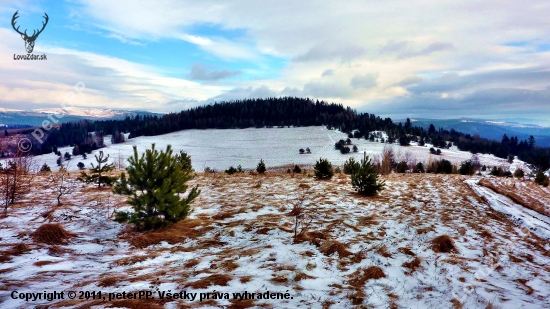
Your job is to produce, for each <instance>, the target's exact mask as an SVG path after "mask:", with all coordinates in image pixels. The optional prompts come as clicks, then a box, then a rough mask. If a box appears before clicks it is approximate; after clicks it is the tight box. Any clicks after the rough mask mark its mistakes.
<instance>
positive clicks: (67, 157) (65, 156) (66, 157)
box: [63, 152, 71, 161]
mask: <svg viewBox="0 0 550 309" xmlns="http://www.w3.org/2000/svg"><path fill="white" fill-rule="evenodd" d="M63 157H64V158H65V160H67V161H68V160H70V159H71V154H70V153H68V152H65V155H64V156H63Z"/></svg>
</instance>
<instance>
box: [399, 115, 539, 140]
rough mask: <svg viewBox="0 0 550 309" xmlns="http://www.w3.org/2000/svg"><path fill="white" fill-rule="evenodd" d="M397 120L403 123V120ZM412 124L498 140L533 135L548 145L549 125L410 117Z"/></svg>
mask: <svg viewBox="0 0 550 309" xmlns="http://www.w3.org/2000/svg"><path fill="white" fill-rule="evenodd" d="M397 122H402V123H405V121H404V120H397ZM411 122H412V124H413V125H414V126H419V127H423V128H424V129H427V128H429V126H430V124H433V125H434V126H435V127H436V129H437V128H443V129H446V130H450V129H455V130H456V131H460V132H463V133H467V134H471V135H475V134H479V136H481V137H484V138H488V139H494V140H498V141H500V140H501V139H502V136H503V135H504V134H506V135H507V136H508V137H511V136H517V137H518V138H519V139H520V140H526V139H528V138H529V136H531V135H533V137H534V138H535V141H536V144H537V146H542V147H550V127H548V126H540V125H533V124H522V123H517V122H504V121H494V120H482V119H470V118H460V119H417V118H415V119H411Z"/></svg>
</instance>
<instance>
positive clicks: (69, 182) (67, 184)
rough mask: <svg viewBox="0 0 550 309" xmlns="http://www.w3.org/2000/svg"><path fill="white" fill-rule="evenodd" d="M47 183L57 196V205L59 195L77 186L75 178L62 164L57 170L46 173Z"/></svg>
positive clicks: (59, 202) (72, 190) (66, 193)
mask: <svg viewBox="0 0 550 309" xmlns="http://www.w3.org/2000/svg"><path fill="white" fill-rule="evenodd" d="M48 183H49V185H50V187H51V188H53V191H54V192H55V195H56V198H57V205H61V197H62V196H64V195H69V194H71V193H73V192H74V191H75V190H76V188H77V179H76V178H71V175H70V174H69V172H68V171H67V169H66V168H65V167H64V166H61V168H60V169H59V171H58V172H56V173H50V174H49V175H48Z"/></svg>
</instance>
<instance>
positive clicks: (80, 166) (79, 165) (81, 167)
mask: <svg viewBox="0 0 550 309" xmlns="http://www.w3.org/2000/svg"><path fill="white" fill-rule="evenodd" d="M76 166H77V167H78V169H79V170H83V169H84V167H85V165H84V163H82V162H78V164H77V165H76Z"/></svg>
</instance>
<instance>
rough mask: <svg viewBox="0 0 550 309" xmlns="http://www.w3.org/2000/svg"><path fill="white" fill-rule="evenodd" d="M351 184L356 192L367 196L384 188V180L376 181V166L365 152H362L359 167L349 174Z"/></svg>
mask: <svg viewBox="0 0 550 309" xmlns="http://www.w3.org/2000/svg"><path fill="white" fill-rule="evenodd" d="M351 185H352V186H353V188H354V189H355V190H356V191H357V192H359V193H360V194H362V195H367V196H370V195H376V194H377V193H378V192H380V191H382V190H383V189H384V186H385V182H384V181H378V173H377V172H376V167H374V166H373V165H372V162H371V160H370V159H369V157H368V156H367V154H364V156H363V159H362V160H361V166H360V168H359V169H358V170H357V171H355V172H354V173H353V174H351Z"/></svg>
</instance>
